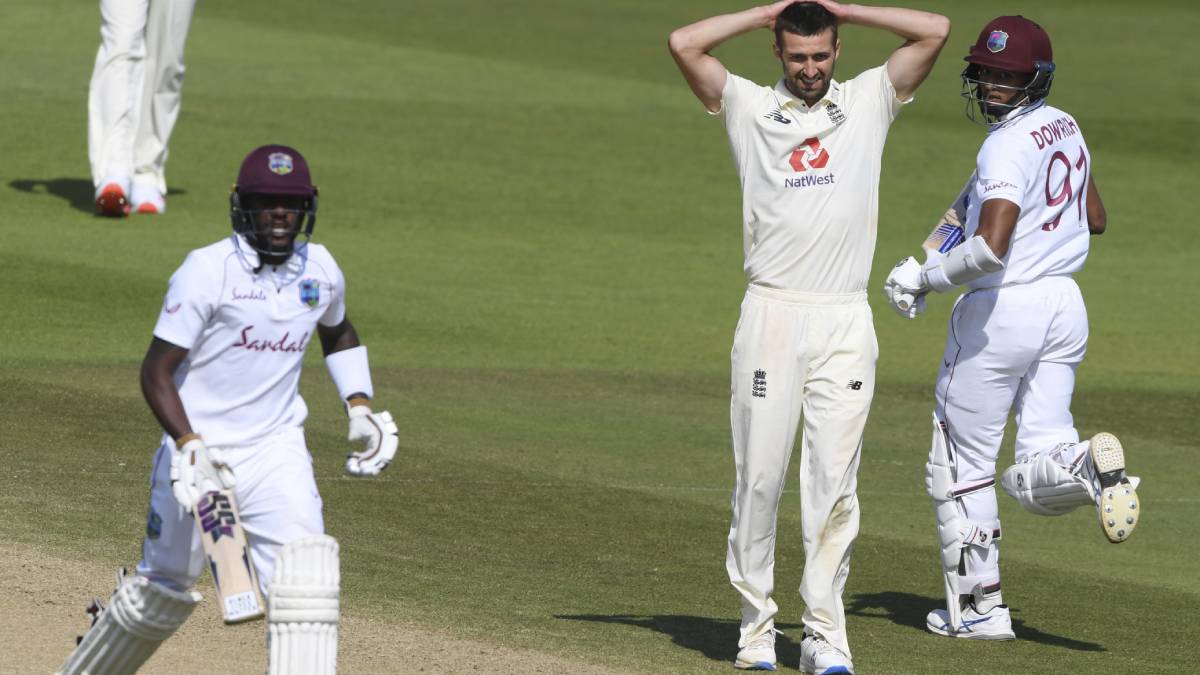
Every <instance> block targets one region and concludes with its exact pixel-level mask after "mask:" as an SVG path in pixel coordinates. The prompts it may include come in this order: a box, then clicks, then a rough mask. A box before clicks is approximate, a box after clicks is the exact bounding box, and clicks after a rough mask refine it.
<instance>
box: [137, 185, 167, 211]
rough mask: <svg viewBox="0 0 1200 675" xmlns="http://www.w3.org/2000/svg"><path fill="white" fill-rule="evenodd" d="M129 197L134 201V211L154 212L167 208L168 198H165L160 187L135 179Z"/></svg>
mask: <svg viewBox="0 0 1200 675" xmlns="http://www.w3.org/2000/svg"><path fill="white" fill-rule="evenodd" d="M129 198H130V201H132V202H133V212H134V213H145V214H154V213H164V212H165V211H166V210H167V202H166V200H164V199H163V195H162V193H161V192H159V191H158V188H157V187H154V186H153V185H147V184H146V183H141V182H138V181H134V182H133V190H132V191H131V192H130V194H129Z"/></svg>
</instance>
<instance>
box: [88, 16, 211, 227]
mask: <svg viewBox="0 0 1200 675" xmlns="http://www.w3.org/2000/svg"><path fill="white" fill-rule="evenodd" d="M195 6H196V0H100V50H99V51H98V52H97V53H96V65H95V68H94V69H93V70H92V82H91V86H90V87H89V89H88V159H89V160H90V162H91V165H92V182H93V184H94V185H95V187H96V212H97V213H99V214H100V215H103V216H111V217H123V216H127V215H129V213H130V211H133V212H135V213H162V212H163V211H165V210H166V208H167V205H166V201H165V199H164V196H165V195H166V194H167V182H166V177H165V174H164V168H165V166H166V163H167V142H168V141H169V140H170V139H171V130H172V129H174V127H175V120H176V119H177V118H178V117H179V104H180V96H181V92H182V90H183V72H184V67H183V47H184V43H185V42H186V41H187V34H188V27H189V26H190V25H191V22H192V11H193V10H194V9H195Z"/></svg>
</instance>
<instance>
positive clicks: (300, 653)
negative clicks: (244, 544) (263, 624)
mask: <svg viewBox="0 0 1200 675" xmlns="http://www.w3.org/2000/svg"><path fill="white" fill-rule="evenodd" d="M340 589H341V573H340V571H339V568H338V543H337V540H336V539H334V538H333V537H330V536H326V535H320V536H316V537H307V538H305V539H299V540H297V541H293V542H291V543H289V544H287V545H285V546H284V547H283V548H282V549H281V550H280V551H279V557H278V558H277V559H276V561H275V574H274V577H273V578H272V579H271V584H270V586H268V587H267V625H268V627H269V631H270V653H269V658H268V659H267V663H268V666H267V672H268V674H269V675H333V673H336V672H337V624H338V612H339V607H338V598H339V595H340V593H341V590H340Z"/></svg>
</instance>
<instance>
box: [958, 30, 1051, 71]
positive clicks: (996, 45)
mask: <svg viewBox="0 0 1200 675" xmlns="http://www.w3.org/2000/svg"><path fill="white" fill-rule="evenodd" d="M963 60H964V61H967V62H969V63H973V64H975V65H979V66H984V67H986V68H993V69H996V70H1011V71H1013V72H1017V73H1033V72H1037V71H1039V70H1042V69H1044V66H1041V67H1039V64H1052V63H1054V50H1053V49H1052V48H1051V47H1050V36H1049V35H1047V34H1046V30H1045V29H1044V28H1042V27H1041V26H1039V25H1037V24H1036V23H1034V22H1032V21H1030V20H1029V19H1026V18H1025V17H1023V16H1000V17H996V18H995V19H992V20H991V21H989V22H988V25H986V26H984V27H983V30H982V31H980V32H979V38H978V39H977V40H975V44H973V45H971V51H970V53H968V54H967V55H966V56H965V57H963Z"/></svg>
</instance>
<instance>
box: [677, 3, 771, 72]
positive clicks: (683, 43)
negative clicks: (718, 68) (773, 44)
mask: <svg viewBox="0 0 1200 675" xmlns="http://www.w3.org/2000/svg"><path fill="white" fill-rule="evenodd" d="M774 21H775V14H772V13H771V9H770V8H769V7H751V8H750V9H747V10H743V11H741V12H734V13H733V14H722V15H720V16H714V17H710V18H707V19H703V20H701V21H697V22H696V23H693V24H689V25H687V26H684V27H683V28H680V29H678V30H676V31H674V32H673V33H671V36H670V38H669V39H668V41H667V42H668V44H669V45H670V47H671V53H672V54H674V55H675V56H676V58H677V59H678V58H679V57H680V56H687V55H689V54H693V55H698V54H707V53H708V52H709V51H711V50H713V49H715V48H716V47H717V45H719V44H721V43H722V42H725V41H726V40H729V39H732V38H735V37H737V36H739V35H743V34H745V33H749V32H750V31H752V30H754V29H756V28H770V27H771V24H772V23H774Z"/></svg>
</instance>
